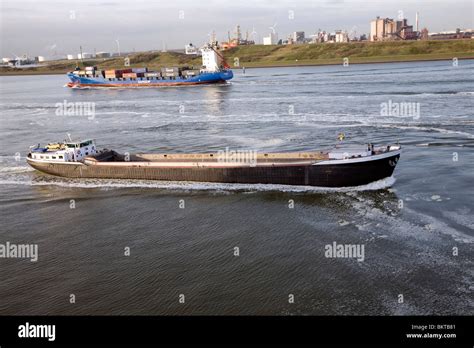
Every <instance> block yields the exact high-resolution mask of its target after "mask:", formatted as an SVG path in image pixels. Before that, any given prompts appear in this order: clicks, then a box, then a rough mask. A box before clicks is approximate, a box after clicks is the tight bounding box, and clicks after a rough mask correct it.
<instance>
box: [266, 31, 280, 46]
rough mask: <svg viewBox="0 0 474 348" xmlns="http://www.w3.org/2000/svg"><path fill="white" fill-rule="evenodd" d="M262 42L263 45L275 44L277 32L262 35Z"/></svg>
mask: <svg viewBox="0 0 474 348" xmlns="http://www.w3.org/2000/svg"><path fill="white" fill-rule="evenodd" d="M263 44H264V45H276V44H278V34H277V33H270V35H268V36H264V37H263Z"/></svg>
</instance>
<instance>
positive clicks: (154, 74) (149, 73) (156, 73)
mask: <svg viewBox="0 0 474 348" xmlns="http://www.w3.org/2000/svg"><path fill="white" fill-rule="evenodd" d="M145 76H146V77H160V76H161V74H160V73H159V72H155V71H154V72H147V73H145Z"/></svg>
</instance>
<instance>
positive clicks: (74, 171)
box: [28, 153, 400, 187]
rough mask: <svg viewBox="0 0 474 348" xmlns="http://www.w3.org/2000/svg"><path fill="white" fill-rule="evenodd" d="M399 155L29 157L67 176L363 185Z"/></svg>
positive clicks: (387, 170)
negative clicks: (99, 160) (179, 159)
mask: <svg viewBox="0 0 474 348" xmlns="http://www.w3.org/2000/svg"><path fill="white" fill-rule="evenodd" d="M399 157H400V153H394V154H393V155H391V156H386V157H384V158H380V159H370V160H367V161H360V162H351V161H348V162H347V163H334V164H331V163H328V162H330V161H326V163H319V164H309V165H291V166H278V165H275V166H261V167H259V166H255V167H251V166H243V167H242V166H241V167H227V168H221V167H216V168H209V167H187V168H175V167H151V166H146V165H138V164H134V163H133V162H129V165H126V166H125V165H124V166H114V165H107V164H106V163H104V164H102V165H90V164H84V163H80V162H74V163H47V162H39V161H34V160H31V159H28V163H29V164H30V165H31V166H32V167H33V168H35V169H37V170H39V171H41V172H44V173H47V174H50V175H55V176H61V177H67V178H98V179H139V180H161V181H194V182H215V183H239V184H278V185H307V186H322V187H347V186H360V185H366V184H369V183H371V182H374V181H377V180H381V179H384V178H387V177H390V176H391V175H392V173H393V171H394V169H395V166H396V164H397V162H398V159H399Z"/></svg>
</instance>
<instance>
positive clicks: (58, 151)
mask: <svg viewBox="0 0 474 348" xmlns="http://www.w3.org/2000/svg"><path fill="white" fill-rule="evenodd" d="M95 154H97V148H96V146H95V142H94V140H83V141H71V142H67V143H66V142H65V143H52V144H48V145H46V146H45V147H41V146H40V145H39V144H38V145H37V146H36V147H34V148H32V149H31V152H30V155H29V156H30V157H31V158H32V159H34V160H38V161H44V162H78V161H82V160H83V159H84V157H86V156H89V155H95Z"/></svg>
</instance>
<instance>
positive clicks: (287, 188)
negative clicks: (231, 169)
mask: <svg viewBox="0 0 474 348" xmlns="http://www.w3.org/2000/svg"><path fill="white" fill-rule="evenodd" d="M395 181H396V179H395V178H394V177H393V176H392V177H389V178H385V179H382V180H378V181H374V182H372V183H370V184H367V185H361V186H352V187H341V188H333V187H318V186H295V185H274V184H228V183H204V182H175V181H152V180H120V179H117V180H109V179H64V178H59V177H47V179H40V180H38V179H36V180H35V179H34V178H33V179H32V178H14V179H11V178H9V179H8V178H7V179H0V185H27V186H59V187H65V188H83V189H97V188H100V189H112V188H148V189H164V190H185V191H256V192H271V191H279V192H301V193H331V192H350V191H373V190H382V189H386V188H388V187H390V186H392V185H393V184H394V183H395Z"/></svg>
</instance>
